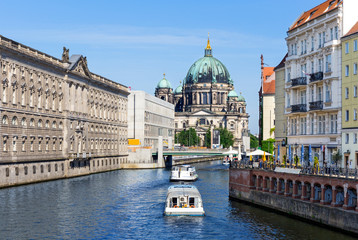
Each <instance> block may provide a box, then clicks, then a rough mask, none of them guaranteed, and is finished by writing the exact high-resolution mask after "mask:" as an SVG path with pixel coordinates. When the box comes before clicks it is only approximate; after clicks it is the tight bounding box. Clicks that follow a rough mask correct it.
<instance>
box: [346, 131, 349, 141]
mask: <svg viewBox="0 0 358 240" xmlns="http://www.w3.org/2000/svg"><path fill="white" fill-rule="evenodd" d="M346 144H349V133H346Z"/></svg>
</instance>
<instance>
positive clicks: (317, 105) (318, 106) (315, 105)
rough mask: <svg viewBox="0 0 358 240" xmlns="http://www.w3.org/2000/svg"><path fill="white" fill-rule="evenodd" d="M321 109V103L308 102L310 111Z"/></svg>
mask: <svg viewBox="0 0 358 240" xmlns="http://www.w3.org/2000/svg"><path fill="white" fill-rule="evenodd" d="M321 109H323V101H316V102H310V111H312V110H321Z"/></svg>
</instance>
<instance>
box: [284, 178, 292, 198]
mask: <svg viewBox="0 0 358 240" xmlns="http://www.w3.org/2000/svg"><path fill="white" fill-rule="evenodd" d="M290 195H291V194H290V185H289V182H288V180H287V179H286V180H285V197H289V196H290Z"/></svg>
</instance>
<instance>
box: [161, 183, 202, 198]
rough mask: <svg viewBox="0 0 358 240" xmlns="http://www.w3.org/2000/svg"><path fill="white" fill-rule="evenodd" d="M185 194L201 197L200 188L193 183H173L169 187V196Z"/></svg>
mask: <svg viewBox="0 0 358 240" xmlns="http://www.w3.org/2000/svg"><path fill="white" fill-rule="evenodd" d="M184 195H189V196H197V197H201V196H200V193H199V190H198V189H197V188H196V187H195V186H193V185H172V186H170V187H169V188H168V197H169V196H184Z"/></svg>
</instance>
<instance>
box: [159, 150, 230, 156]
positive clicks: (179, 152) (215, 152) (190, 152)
mask: <svg viewBox="0 0 358 240" xmlns="http://www.w3.org/2000/svg"><path fill="white" fill-rule="evenodd" d="M223 152H224V150H223V149H213V150H212V149H208V150H205V149H198V150H192V149H189V150H164V151H163V156H219V155H222V153H223ZM157 154H158V153H153V155H157Z"/></svg>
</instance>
